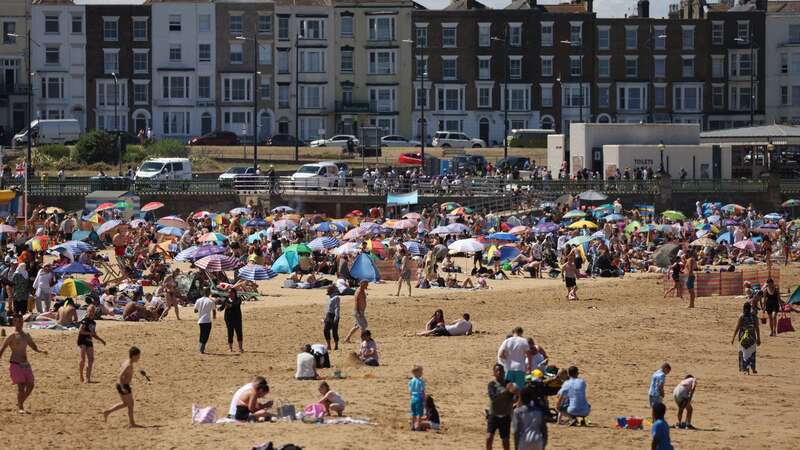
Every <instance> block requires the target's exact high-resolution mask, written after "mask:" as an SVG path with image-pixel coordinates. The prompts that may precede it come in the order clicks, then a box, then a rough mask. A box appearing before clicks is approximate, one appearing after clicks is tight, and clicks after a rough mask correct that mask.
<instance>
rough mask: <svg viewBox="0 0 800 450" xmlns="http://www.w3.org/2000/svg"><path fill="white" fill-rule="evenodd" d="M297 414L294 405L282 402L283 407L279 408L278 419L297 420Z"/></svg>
mask: <svg viewBox="0 0 800 450" xmlns="http://www.w3.org/2000/svg"><path fill="white" fill-rule="evenodd" d="M295 413H296V411H295V409H294V405H290V404H288V403H286V402H285V401H284V400H281V406H279V407H278V417H288V418H289V419H291V420H295Z"/></svg>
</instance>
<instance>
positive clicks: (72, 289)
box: [54, 278, 92, 297]
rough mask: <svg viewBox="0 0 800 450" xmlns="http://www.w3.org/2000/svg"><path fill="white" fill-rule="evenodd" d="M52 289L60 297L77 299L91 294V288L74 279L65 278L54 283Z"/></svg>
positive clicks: (85, 283) (87, 284)
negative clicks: (53, 288)
mask: <svg viewBox="0 0 800 450" xmlns="http://www.w3.org/2000/svg"><path fill="white" fill-rule="evenodd" d="M54 287H55V291H56V292H57V293H58V295H60V296H62V297H77V296H79V295H86V294H89V293H90V292H92V286H91V285H90V284H89V283H87V282H85V281H83V280H76V279H74V278H65V279H63V280H61V281H59V282H58V283H56V285H55V286H54Z"/></svg>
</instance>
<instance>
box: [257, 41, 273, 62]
mask: <svg viewBox="0 0 800 450" xmlns="http://www.w3.org/2000/svg"><path fill="white" fill-rule="evenodd" d="M257 45H258V63H259V64H261V65H263V66H268V65H270V64H272V44H262V43H260V42H259V43H257Z"/></svg>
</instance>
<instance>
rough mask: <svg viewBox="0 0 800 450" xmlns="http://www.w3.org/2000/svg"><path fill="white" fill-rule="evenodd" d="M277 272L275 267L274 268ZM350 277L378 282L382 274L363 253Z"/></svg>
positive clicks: (358, 257)
mask: <svg viewBox="0 0 800 450" xmlns="http://www.w3.org/2000/svg"><path fill="white" fill-rule="evenodd" d="M272 270H275V265H273V266H272ZM350 276H352V277H353V278H355V279H357V280H367V281H378V280H380V279H381V274H380V273H379V272H378V268H377V267H376V266H375V262H374V261H373V260H372V258H370V257H369V255H367V254H366V253H361V254H360V255H358V256H357V257H356V260H355V261H353V266H352V267H350Z"/></svg>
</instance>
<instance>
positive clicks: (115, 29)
mask: <svg viewBox="0 0 800 450" xmlns="http://www.w3.org/2000/svg"><path fill="white" fill-rule="evenodd" d="M118 39H119V19H118V18H117V17H113V18H112V17H103V40H104V41H116V40H118Z"/></svg>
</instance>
